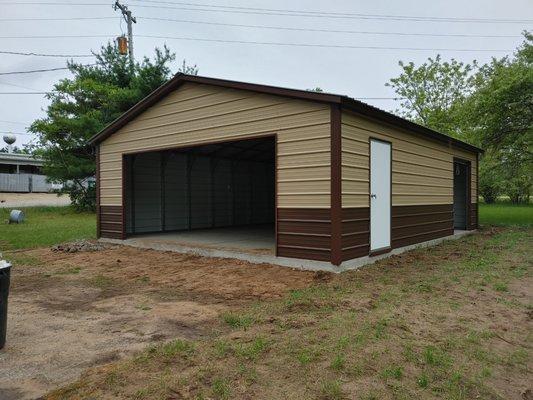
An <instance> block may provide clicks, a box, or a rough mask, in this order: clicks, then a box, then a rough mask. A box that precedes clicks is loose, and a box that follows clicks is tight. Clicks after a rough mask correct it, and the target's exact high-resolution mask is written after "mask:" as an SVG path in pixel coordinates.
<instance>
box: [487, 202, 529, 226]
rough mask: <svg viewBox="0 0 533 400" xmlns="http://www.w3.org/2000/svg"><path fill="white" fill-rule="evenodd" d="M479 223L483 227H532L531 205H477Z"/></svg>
mask: <svg viewBox="0 0 533 400" xmlns="http://www.w3.org/2000/svg"><path fill="white" fill-rule="evenodd" d="M479 222H480V224H481V225H484V226H486V225H496V226H532V225H533V204H521V205H515V204H511V203H496V204H485V203H479Z"/></svg>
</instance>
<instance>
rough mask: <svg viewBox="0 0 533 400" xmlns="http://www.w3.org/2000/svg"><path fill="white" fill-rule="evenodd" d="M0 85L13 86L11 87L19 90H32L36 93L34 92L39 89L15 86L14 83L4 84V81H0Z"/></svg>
mask: <svg viewBox="0 0 533 400" xmlns="http://www.w3.org/2000/svg"><path fill="white" fill-rule="evenodd" d="M0 85H6V86H13V87H17V88H21V89H27V90H33V91H36V92H38V91H39V89H35V88H31V87H29V86H24V85H17V84H15V83H10V82H4V81H0Z"/></svg>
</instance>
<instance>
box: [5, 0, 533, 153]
mask: <svg viewBox="0 0 533 400" xmlns="http://www.w3.org/2000/svg"><path fill="white" fill-rule="evenodd" d="M38 1H39V0H37V1H31V2H32V3H37V2H38ZM40 1H41V2H45V0H40ZM24 2H26V3H27V2H30V0H14V1H9V0H0V51H4V52H5V51H12V52H34V53H45V54H82V55H83V54H90V51H91V50H98V48H99V47H100V46H101V45H102V44H103V43H105V42H106V41H107V40H108V39H113V38H115V37H116V36H118V35H120V34H121V33H122V32H124V33H125V31H126V26H125V24H124V23H123V22H121V17H119V14H118V12H115V11H113V8H112V4H113V2H112V1H106V0H76V1H65V0H46V2H47V3H49V4H46V5H45V4H41V5H39V4H22V3H24ZM50 3H56V4H50ZM57 3H59V4H57ZM125 3H126V4H128V6H129V7H130V9H131V10H132V12H133V15H134V16H136V17H137V24H135V25H134V35H135V36H134V48H135V57H136V58H140V57H142V56H145V55H147V56H149V55H151V54H153V49H154V47H156V46H160V47H161V46H163V44H165V43H166V44H167V45H168V46H169V47H170V49H171V50H172V51H174V52H175V53H176V54H177V58H176V63H175V65H174V66H173V69H174V72H175V71H177V68H178V66H179V64H181V62H182V60H183V59H186V60H187V62H188V63H190V64H196V65H197V66H198V68H199V70H200V71H199V74H200V75H205V76H210V77H217V78H226V79H233V80H241V81H248V82H255V83H264V84H271V85H277V86H286V87H292V88H298V89H308V88H312V87H316V86H319V87H321V88H322V89H324V90H325V91H328V92H334V93H339V94H346V95H349V96H352V97H356V98H368V97H374V98H375V97H393V96H394V93H392V91H391V90H390V88H387V87H385V86H384V84H385V82H387V81H388V80H389V79H390V78H391V77H394V76H397V75H398V73H399V72H400V70H399V67H398V64H397V63H398V60H405V61H414V62H415V63H417V64H418V63H422V62H423V61H424V60H425V59H427V57H431V56H435V55H437V54H438V53H440V54H441V55H442V57H443V58H444V59H449V58H452V57H453V58H456V59H458V60H461V61H465V62H471V61H472V60H473V59H476V60H478V61H479V62H487V61H489V60H490V58H491V57H492V56H496V57H502V56H504V55H506V54H510V53H512V51H513V50H514V49H515V48H516V47H517V45H519V44H520V42H521V41H522V39H521V32H522V31H523V30H524V29H529V30H532V29H533V1H532V0H507V1H502V0H468V1H465V0H446V1H428V0H402V1H390V0H374V1H362V0H358V1H354V0H334V1H323V0H322V1H319V0H293V1H282V0H268V1H267V0H248V1H244V0H226V1H222V0H183V1H182V2H180V1H179V0H159V1H155V0H152V1H146V0H128V1H125ZM216 6H221V7H216ZM275 10H282V11H275ZM286 10H292V11H296V12H292V13H291V15H287V12H286ZM313 11H316V12H317V13H316V14H311V13H310V12H313ZM80 17H83V18H87V17H105V19H103V18H102V19H85V20H79V19H78V20H64V21H57V20H32V21H27V20H26V21H21V20H14V19H24V18H26V19H36V18H37V19H39V18H40V19H45V18H49V19H54V18H66V19H68V18H80ZM406 17H409V18H406ZM411 17H412V18H411ZM146 18H167V19H175V20H180V21H181V22H178V21H161V20H152V19H146ZM443 19H444V20H443ZM504 20H505V21H504ZM510 20H511V21H510ZM183 21H189V22H183ZM191 21H195V22H197V23H192V22H191ZM199 22H203V23H199ZM206 23H209V24H206ZM213 23H214V24H213ZM216 24H223V25H216ZM231 25H255V26H258V25H259V26H268V27H278V28H290V29H265V28H257V27H242V26H231ZM313 30H314V31H313ZM320 30H325V31H332V30H333V31H352V33H347V32H323V31H320ZM354 31H355V32H356V33H353V32H354ZM361 32H374V33H372V34H368V33H367V34H365V33H361ZM375 32H379V33H387V34H376V33H375ZM389 33H390V34H389ZM399 33H401V34H402V35H400V34H399ZM404 34H417V35H404ZM418 34H431V35H434V36H429V35H418ZM45 35H49V36H50V35H55V36H65V35H72V36H74V35H87V36H91V37H75V38H73V37H70V38H44V37H42V36H45ZM143 35H144V36H166V37H169V36H171V37H181V38H189V39H207V40H215V41H197V40H184V39H163V38H153V37H143ZM439 35H466V36H439ZM483 35H490V36H496V37H480V36H483ZM24 36H26V37H27V38H21V37H24ZM28 36H41V37H40V38H35V37H31V38H28ZM220 40H221V41H224V40H228V41H241V43H227V42H219V41H220ZM242 41H245V42H262V43H265V42H267V43H277V44H250V43H242ZM281 44H284V45H281ZM285 44H301V45H325V46H341V47H317V46H308V47H304V46H293V45H285ZM342 46H344V47H342ZM350 46H351V47H352V48H350ZM361 47H377V48H373V49H372V48H361ZM402 48H403V49H402ZM408 48H410V49H408ZM413 48H417V49H424V50H413ZM439 49H440V50H439ZM459 49H463V50H467V51H459ZM476 50H477V51H476ZM479 50H491V51H479ZM0 60H1V62H0V93H3V94H0V101H1V102H0V104H1V107H0V132H1V133H2V134H3V133H5V132H17V133H24V132H26V129H25V127H26V126H28V124H30V123H31V122H32V121H33V120H34V119H36V118H39V117H41V116H43V115H44V112H43V109H45V108H46V105H47V101H46V99H44V98H43V96H42V95H35V94H25V95H24V94H5V92H31V91H39V92H40V91H48V90H50V89H51V87H52V85H53V84H54V83H55V82H57V81H58V80H59V79H61V78H63V77H66V76H68V71H67V72H65V71H55V72H42V73H33V74H15V75H2V73H5V72H15V71H26V70H34V69H47V68H56V67H63V66H64V64H65V59H64V58H48V57H37V56H22V55H8V54H0ZM79 60H82V61H84V62H87V63H89V62H91V58H82V59H79ZM364 101H366V102H368V103H370V104H373V105H375V106H377V107H380V108H383V109H385V110H393V109H395V108H396V107H397V104H396V102H395V100H392V99H366V100H364ZM17 136H18V141H17V144H18V145H21V144H23V143H27V142H28V141H29V140H31V139H32V136H30V135H17ZM2 145H3V143H0V146H2Z"/></svg>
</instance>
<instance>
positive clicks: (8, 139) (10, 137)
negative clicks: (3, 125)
mask: <svg viewBox="0 0 533 400" xmlns="http://www.w3.org/2000/svg"><path fill="white" fill-rule="evenodd" d="M16 141H17V137H16V136H15V135H4V142H6V143H7V144H8V145H9V146H11V145H12V144H13V143H15V142H16Z"/></svg>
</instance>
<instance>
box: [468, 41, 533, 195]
mask: <svg viewBox="0 0 533 400" xmlns="http://www.w3.org/2000/svg"><path fill="white" fill-rule="evenodd" d="M524 37H525V40H524V42H523V44H522V45H521V46H520V47H519V49H518V50H517V51H516V53H515V54H514V56H513V57H504V58H502V59H499V60H498V59H493V60H492V62H491V63H489V64H487V65H485V66H483V67H482V68H481V69H480V71H479V73H478V75H477V77H476V90H475V91H474V93H473V94H472V95H471V96H470V97H469V99H468V101H467V102H466V103H465V107H464V114H465V118H466V121H467V124H468V125H469V126H470V127H471V129H472V130H473V132H474V134H475V136H476V138H477V141H478V142H479V143H480V144H481V145H482V146H484V147H485V148H487V149H490V150H491V152H492V154H493V156H491V157H494V158H495V159H496V160H497V162H498V164H499V169H500V170H501V172H500V175H501V177H502V182H501V185H500V186H501V190H502V192H503V193H505V194H507V195H508V196H509V198H510V199H511V201H512V202H513V203H520V202H528V201H529V195H530V192H531V186H532V184H533V178H532V177H533V156H532V154H531V144H532V142H533V35H531V34H529V33H527V32H526V33H524Z"/></svg>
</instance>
